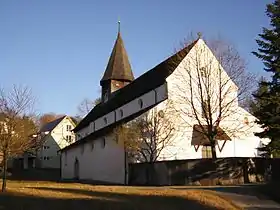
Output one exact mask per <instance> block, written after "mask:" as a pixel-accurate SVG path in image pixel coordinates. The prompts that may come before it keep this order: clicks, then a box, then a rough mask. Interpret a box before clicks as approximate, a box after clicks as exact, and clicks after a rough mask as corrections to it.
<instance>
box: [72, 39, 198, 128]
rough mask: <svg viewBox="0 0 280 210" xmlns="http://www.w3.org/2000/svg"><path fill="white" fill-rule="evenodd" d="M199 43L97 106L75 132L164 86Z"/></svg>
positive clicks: (175, 55) (169, 59)
mask: <svg viewBox="0 0 280 210" xmlns="http://www.w3.org/2000/svg"><path fill="white" fill-rule="evenodd" d="M197 41H198V40H196V41H194V42H192V43H191V44H190V45H188V46H186V47H185V48H183V49H182V50H180V51H178V52H177V53H175V54H174V55H172V56H171V57H169V58H167V59H166V60H164V61H163V62H161V63H160V64H158V65H157V66H155V67H154V68H152V69H151V70H149V71H147V72H146V73H144V74H142V75H141V76H140V77H138V78H137V79H135V80H134V81H132V82H131V83H130V84H128V85H126V86H125V87H123V88H121V89H119V90H117V91H116V92H115V93H114V95H113V96H112V97H111V98H110V99H109V100H108V101H107V102H105V103H100V104H98V105H96V106H95V107H94V108H93V109H92V110H91V111H90V112H89V114H88V115H87V116H86V117H85V118H84V119H83V120H82V121H81V122H80V123H79V124H78V125H77V126H76V127H75V128H74V132H77V131H79V130H81V129H83V128H84V127H86V126H87V125H88V124H89V123H90V122H92V121H94V120H96V119H97V118H99V117H101V116H103V115H105V114H107V113H109V112H111V111H113V110H115V109H117V108H118V107H120V106H122V105H124V104H126V103H128V102H129V101H132V100H133V99H135V98H137V97H139V96H141V95H143V94H145V93H147V92H149V91H151V90H153V89H155V88H157V87H159V86H160V85H162V84H164V83H165V79H166V78H167V77H168V76H169V75H170V74H172V73H173V71H174V70H175V69H176V68H177V66H178V65H179V64H180V63H181V61H182V60H183V59H184V58H185V56H186V55H187V54H188V53H189V51H190V50H191V49H192V47H193V46H194V45H195V44H196V43H197Z"/></svg>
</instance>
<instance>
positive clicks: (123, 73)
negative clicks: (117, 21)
mask: <svg viewBox="0 0 280 210" xmlns="http://www.w3.org/2000/svg"><path fill="white" fill-rule="evenodd" d="M106 80H123V81H129V82H131V81H133V80H134V76H133V73H132V70H131V66H130V63H129V60H128V56H127V52H126V50H125V47H124V43H123V40H122V37H121V33H120V32H118V36H117V39H116V42H115V45H114V48H113V50H112V53H111V56H110V59H109V62H108V65H107V68H106V70H105V72H104V75H103V77H102V79H101V81H100V84H102V82H104V81H106Z"/></svg>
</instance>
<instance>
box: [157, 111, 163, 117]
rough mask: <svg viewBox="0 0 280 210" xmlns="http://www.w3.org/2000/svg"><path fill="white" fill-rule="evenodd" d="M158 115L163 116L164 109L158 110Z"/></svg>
mask: <svg viewBox="0 0 280 210" xmlns="http://www.w3.org/2000/svg"><path fill="white" fill-rule="evenodd" d="M158 116H159V117H160V118H164V111H163V110H160V111H159V112H158Z"/></svg>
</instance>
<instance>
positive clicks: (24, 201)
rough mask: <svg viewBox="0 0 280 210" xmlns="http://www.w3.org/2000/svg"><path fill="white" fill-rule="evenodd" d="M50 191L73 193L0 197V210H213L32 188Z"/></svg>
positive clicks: (175, 201) (175, 200)
mask: <svg viewBox="0 0 280 210" xmlns="http://www.w3.org/2000/svg"><path fill="white" fill-rule="evenodd" d="M32 189H35V190H36V189H38V190H39V191H40V190H43V191H44V190H45V191H49V193H50V194H51V193H52V192H54V191H56V192H63V193H65V192H66V193H73V194H75V195H76V197H74V196H73V197H72V198H63V197H61V198H58V197H57V198H43V197H39V195H38V196H27V195H24V194H18V193H17V194H13V193H6V194H0V210H8V209H14V210H17V209H20V210H25V209H28V210H37V209H38V210H45V209H46V210H47V209H48V210H49V209H50V210H56V209H67V210H72V209H73V210H74V209H75V210H77V209H80V210H84V209H123V210H126V209H155V208H156V209H163V210H165V209H172V210H173V209H215V208H211V207H209V206H205V205H203V204H200V203H198V202H197V201H193V200H187V199H183V198H179V197H168V196H155V195H131V194H122V193H115V192H96V191H88V190H85V189H65V188H63V189H61V188H48V187H40V188H32ZM79 195H87V196H89V198H78V197H79Z"/></svg>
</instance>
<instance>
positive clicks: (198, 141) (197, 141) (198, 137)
mask: <svg viewBox="0 0 280 210" xmlns="http://www.w3.org/2000/svg"><path fill="white" fill-rule="evenodd" d="M202 127H203V128H204V129H205V130H207V125H203V126H202ZM216 139H217V140H227V141H230V140H231V138H230V137H229V136H228V135H227V134H226V132H225V131H224V130H223V129H222V128H220V127H218V134H217V136H216ZM191 144H192V145H209V144H210V141H209V139H208V138H207V137H206V136H205V135H204V132H203V130H202V128H201V126H200V125H194V126H193V132H192V142H191ZM216 144H217V141H216Z"/></svg>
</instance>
